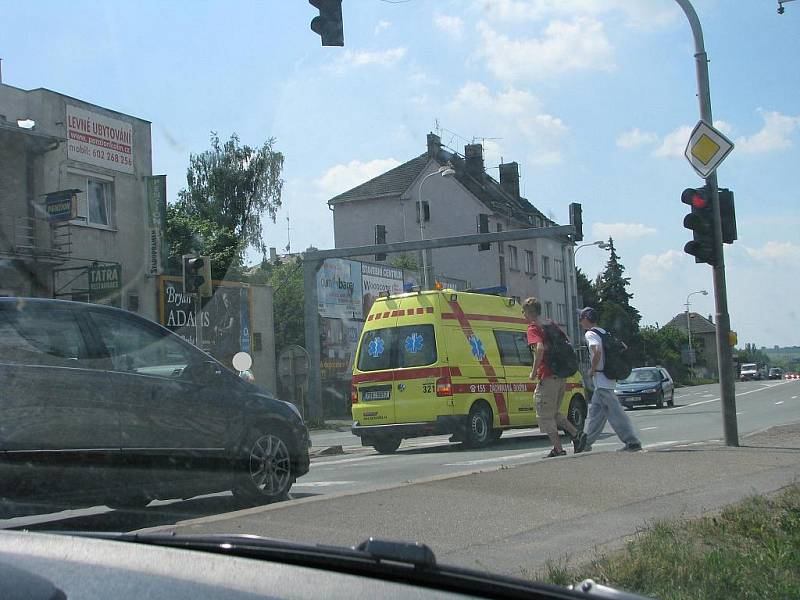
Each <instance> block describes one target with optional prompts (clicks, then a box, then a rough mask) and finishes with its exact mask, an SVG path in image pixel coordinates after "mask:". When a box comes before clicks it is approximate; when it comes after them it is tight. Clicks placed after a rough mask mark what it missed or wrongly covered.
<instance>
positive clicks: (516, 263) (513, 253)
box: [508, 244, 519, 271]
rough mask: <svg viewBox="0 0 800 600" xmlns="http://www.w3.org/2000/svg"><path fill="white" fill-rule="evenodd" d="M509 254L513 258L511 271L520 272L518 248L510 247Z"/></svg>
mask: <svg viewBox="0 0 800 600" xmlns="http://www.w3.org/2000/svg"><path fill="white" fill-rule="evenodd" d="M508 253H509V255H510V257H511V266H510V268H511V270H512V271H519V251H518V249H517V247H516V246H512V245H511V244H509V245H508Z"/></svg>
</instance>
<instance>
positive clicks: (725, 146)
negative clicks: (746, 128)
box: [685, 121, 733, 179]
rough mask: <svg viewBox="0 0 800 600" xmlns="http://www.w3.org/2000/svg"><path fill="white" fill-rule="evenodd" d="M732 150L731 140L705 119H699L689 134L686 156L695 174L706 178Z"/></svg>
mask: <svg viewBox="0 0 800 600" xmlns="http://www.w3.org/2000/svg"><path fill="white" fill-rule="evenodd" d="M731 150H733V142H731V141H730V140H729V139H728V138H726V137H725V136H724V135H723V134H722V132H720V131H718V130H717V129H714V128H713V127H712V126H711V125H709V124H708V123H706V122H705V121H699V122H698V123H697V125H696V126H695V128H694V131H692V135H691V136H689V143H688V144H687V145H686V152H685V154H686V158H687V160H688V161H689V164H691V165H692V167H694V170H695V171H697V174H698V175H700V177H702V178H704V179H705V178H707V177H708V176H709V175H710V174H711V173H713V172H714V171H715V170H716V168H717V167H718V166H719V164H720V163H721V162H722V161H723V160H725V157H726V156H728V154H730V152H731Z"/></svg>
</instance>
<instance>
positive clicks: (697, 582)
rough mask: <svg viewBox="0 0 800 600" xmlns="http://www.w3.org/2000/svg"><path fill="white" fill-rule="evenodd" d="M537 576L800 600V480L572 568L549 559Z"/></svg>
mask: <svg viewBox="0 0 800 600" xmlns="http://www.w3.org/2000/svg"><path fill="white" fill-rule="evenodd" d="M537 578H538V579H540V580H542V581H547V582H549V583H554V584H557V585H569V584H573V583H576V582H578V581H582V580H584V579H594V580H595V581H596V582H598V583H601V584H604V585H609V586H612V587H616V588H620V589H624V590H627V591H630V592H635V593H638V594H642V595H645V596H652V597H655V598H659V599H661V600H673V599H674V600H694V599H697V600H700V599H703V600H706V599H708V600H716V599H720V600H722V599H728V598H739V599H756V598H757V599H759V600H768V599H775V600H787V599H794V598H796V599H800V485H798V484H795V485H792V486H789V487H787V488H784V489H783V490H781V491H780V492H777V493H776V494H773V495H771V496H768V497H765V496H753V497H751V498H748V499H746V500H744V501H742V502H740V503H738V504H735V505H732V506H730V507H728V508H726V509H725V510H723V511H722V513H721V514H719V515H716V516H709V517H703V518H700V519H694V520H684V521H657V522H654V523H653V524H652V526H651V527H649V528H648V529H645V530H642V531H640V532H638V533H637V534H636V535H635V537H634V539H632V540H631V541H629V542H628V543H627V544H626V547H625V548H624V549H623V550H620V551H618V552H614V553H610V554H608V555H600V556H598V557H596V558H595V559H594V560H592V561H591V562H589V563H588V564H585V565H581V566H578V567H574V568H573V567H571V566H570V565H569V564H568V561H567V560H562V561H551V562H549V563H548V564H547V566H546V567H545V571H544V573H540V574H539V575H538V576H537Z"/></svg>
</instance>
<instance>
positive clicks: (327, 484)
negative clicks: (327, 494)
mask: <svg viewBox="0 0 800 600" xmlns="http://www.w3.org/2000/svg"><path fill="white" fill-rule="evenodd" d="M351 483H355V481H303V482H299V483H298V482H295V484H294V485H293V486H292V487H330V486H332V485H350V484H351Z"/></svg>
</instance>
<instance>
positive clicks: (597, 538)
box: [0, 0, 800, 596]
mask: <svg viewBox="0 0 800 600" xmlns="http://www.w3.org/2000/svg"><path fill="white" fill-rule="evenodd" d="M3 8H5V10H4V11H3V14H4V19H3V33H2V36H0V533H4V531H3V530H5V529H18V530H23V529H25V530H31V531H44V530H48V531H60V532H76V531H81V532H87V531H126V532H132V531H140V530H147V531H161V532H175V533H178V534H183V533H189V532H200V533H207V532H212V531H213V532H218V533H221V532H224V533H243V534H253V535H262V536H268V537H275V538H279V539H288V540H293V541H301V542H308V543H319V544H334V545H340V546H347V547H351V546H353V545H356V544H358V543H360V542H361V541H362V540H364V539H368V538H370V537H374V538H385V539H396V540H406V541H415V542H420V543H424V544H427V545H429V546H430V547H431V548H432V549H433V551H434V552H435V553H436V556H437V561H439V562H441V563H452V564H456V565H458V566H465V567H471V568H476V569H480V570H483V571H490V572H493V573H501V574H506V575H514V576H521V577H524V578H528V579H537V580H546V581H552V582H557V583H559V585H561V584H567V583H574V582H575V581H577V580H578V577H579V575H580V576H581V578H583V576H584V575H585V576H586V577H589V576H592V577H594V576H597V577H599V581H601V582H606V583H609V584H616V585H621V586H623V587H625V586H626V585H627V583H625V582H621V581H618V580H613V581H612V579H611V578H610V577H611V575H610V574H611V573H616V572H615V571H614V570H613V569H605V568H604V567H602V566H601V563H597V564H593V563H592V562H591V561H592V559H593V558H595V557H594V555H592V551H593V549H595V548H598V549H603V553H604V554H605V553H606V552H605V549H608V554H613V553H615V552H618V551H624V550H625V548H626V547H627V546H625V544H624V540H628V539H632V538H633V537H635V536H637V535H638V534H639V532H640V531H642V532H643V531H645V530H647V531H651V530H652V529H653V528H652V527H651V525H652V524H653V523H655V522H656V521H658V520H660V519H661V518H664V519H671V520H674V519H678V518H680V517H684V516H685V517H686V518H687V519H694V518H696V517H698V518H699V517H701V516H702V512H703V511H702V510H701V508H702V509H707V510H708V512H713V513H714V514H722V513H723V511H724V510H725V508H726V506H727V505H728V504H730V503H732V502H734V501H735V500H738V499H742V498H744V496H745V495H747V494H750V493H751V492H753V490H756V489H758V490H761V489H762V487H761V483H764V487H763V492H764V493H765V494H768V493H771V492H772V491H775V490H776V489H777V488H778V487H780V486H781V485H783V484H784V483H785V485H789V484H791V481H788V479H787V478H785V477H784V474H791V473H796V472H797V465H796V461H797V460H798V459H797V456H798V455H797V454H796V453H795V454H792V453H791V452H789V451H788V450H786V451H784V450H781V451H779V452H778V451H776V452H774V453H773V454H770V455H769V456H770V457H771V458H770V459H769V460H772V459H774V461H778V462H780V465H778V463H777V462H774V461H773V462H769V460H768V458H767V457H766V454H767V450H764V449H765V448H776V447H777V448H794V447H795V446H796V445H797V444H798V442H797V440H800V431H795V430H794V429H792V427H795V425H793V424H796V423H800V402H798V399H797V396H798V392H797V387H796V386H797V385H798V384H797V383H796V380H795V379H794V378H793V374H796V373H797V372H800V350H798V347H800V337H798V335H799V334H798V328H797V327H795V326H794V324H795V323H796V322H797V307H796V303H797V298H798V297H800V278H798V277H797V276H796V271H797V265H798V262H800V237H798V234H797V232H798V230H799V229H800V209H799V208H798V207H800V202H798V192H797V190H798V189H800V170H798V169H797V167H796V165H798V164H800V107H799V106H798V98H800V69H798V66H797V64H796V63H797V57H798V56H800V35H798V31H800V2H794V1H793V0H771V1H770V2H744V1H742V0H648V1H647V2H642V1H639V0H636V1H622V0H602V1H600V0H437V1H433V0H427V1H426V0H310V1H303V0H294V1H288V0H271V1H266V2H253V1H248V0H225V1H222V0H207V1H204V2H158V1H155V0H144V1H142V2H133V1H131V0H116V1H114V2H96V1H88V0H72V1H71V2H58V1H55V0H42V1H39V2H18V3H13V2H6V3H3ZM777 8H780V9H781V10H780V14H779V13H778V12H776V9H777ZM698 86H699V87H698ZM712 108H713V112H712ZM379 308H381V309H382V310H378V309H379ZM551 323H552V324H555V325H556V326H557V328H558V329H560V330H561V331H563V333H564V334H565V335H566V337H567V339H568V342H569V344H564V343H563V340H562V339H561V337H560V334H559V338H558V339H554V338H552V337H551V336H553V335H555V333H557V332H556V329H555V328H549V327H546V325H548V324H551ZM720 365H722V369H721V368H720ZM768 365H774V368H769V366H768ZM628 373H630V375H629V376H628ZM776 373H777V374H778V375H779V376H778V377H777V378H776V377H775V374H776ZM618 383H619V384H640V383H641V384H651V383H652V384H653V385H640V386H635V385H631V386H627V387H625V386H623V385H619V386H618V385H617V384H618ZM793 386H794V387H793ZM774 428H778V429H774ZM765 431H766V432H768V433H764V432H765ZM751 434H752V435H754V436H761V437H754V438H752V439H751V438H750V437H748V436H750V435H751ZM793 435H794V437H793ZM745 440H747V444H745ZM787 440H788V441H787ZM770 444H771V446H770ZM740 445H741V446H746V448H742V452H738V450H737V453H722V452H716V453H715V452H712V451H711V450H712V449H715V448H720V447H725V448H727V447H728V446H730V447H737V446H740ZM687 449H688V450H687ZM617 450H619V451H620V453H619V454H617V453H616V451H617ZM640 450H643V451H642V452H640ZM745 456H746V457H748V458H747V460H752V462H747V466H746V469H745V471H746V472H747V473H748V476H747V477H745V478H743V479H742V481H741V482H739V481H738V480H734V474H737V473H742V472H744V471H742V469H743V468H744V467H742V468H740V466H741V465H740V464H739V462H737V461H743V462H746V459H745V458H744V457H745ZM762 457H763V459H762ZM762 460H763V461H764V462H763V464H762V463H761V462H758V461H762ZM781 461H785V463H784V462H781ZM793 461H794V462H793ZM768 463H769V464H768ZM778 466H780V467H781V468H780V469H776V467H778ZM762 467H763V469H764V470H765V472H766V470H767V469H772V470H770V471H769V473H770V475H769V476H767V475H764V474H761V473H760V471H759V472H758V473H757V472H756V471H758V470H759V469H761V468H762ZM778 472H779V473H780V475H774V476H773V475H772V474H774V473H778ZM701 473H706V474H707V473H714V477H712V478H705V479H703V478H701V476H700V474H701ZM751 474H752V475H751ZM679 475H680V477H679ZM681 477H683V478H681ZM786 477H788V475H786ZM712 480H713V481H712ZM753 481H757V482H761V483H759V485H753V484H752V482H753ZM767 483H769V485H767ZM700 489H703V490H708V494H709V496H708V498H707V497H706V496H705V495H704V496H703V497H702V498H699V497H698V496H697V493H698V492H697V490H700ZM734 489H735V490H737V492H736V493H733V492H731V493H728V492H727V490H734ZM667 493H669V494H673V493H674V494H676V495H675V497H674V498H673V499H672V500H669V501H666V500H665V498H666V496H665V494H667ZM712 496H713V498H712ZM675 507H694V508H692V509H691V510H689V509H687V510H688V512H687V513H686V515H683V514H682V513H681V512H680V511H679V510H678V509H677V508H675ZM661 509H663V512H662V511H661ZM621 512H624V513H625V515H626V517H625V518H620V514H621ZM789 512H790V513H791V511H789ZM787 514H789V513H787ZM791 514H794V513H791ZM248 515H250V517H248ZM253 515H255V516H253ZM790 520H791V519H790ZM771 522H773V521H771ZM783 522H784V521H782V520H781V519H779V518H776V519H774V523H783ZM187 523H188V524H187ZM189 524H191V525H189ZM655 529H656V533H657V532H658V526H657V525H656V526H655ZM756 529H757V528H755V527H754V528H753V530H754V531H755V530H756ZM678 538H680V539H683V538H682V537H681V536H676V539H678ZM0 541H2V538H1V537H0ZM712 542H713V543H712ZM714 543H716V542H715V541H714V540H711V541H709V542H708V544H711V546H713V545H714ZM708 544H706V542H705V541H703V542H697V543H696V544H694V545H693V546H692V548H694V549H696V550H708V551H710V550H709V548H711V546H709V545H708ZM0 546H2V544H0ZM751 546H752V547H758V548H762V547H767V548H769V547H771V546H770V544H769V543H768V542H763V543H762V542H761V541H752V540H751V541H748V542H746V543H745V542H743V543H742V547H751ZM714 547H715V546H714ZM775 554H776V556H777V555H778V554H780V553H779V552H778V551H776V553H775ZM590 555H591V556H590ZM771 556H772V555H771ZM765 560H766V559H765ZM769 560H770V561H771V560H772V558H770V559H769ZM664 564H671V565H672V567H671V569H672V570H673V571H675V572H682V570H683V569H684V566H685V565H684V562H683V561H682V560H679V559H674V560H667V559H665V560H664ZM709 564H711V565H712V566H710V567H708V569H709V570H715V571H718V572H719V574H720V575H721V574H722V573H723V572H725V568H724V567H723V566H722V565H723V564H725V563H724V561H722V560H720V562H713V561H712V562H711V563H709ZM732 564H736V563H732ZM770 564H771V562H770ZM737 568H738V567H737ZM776 568H777V567H776ZM641 572H649V570H648V569H646V568H644V567H643V568H642V571H641ZM737 572H738V571H737ZM560 574H562V575H563V576H560ZM690 575H691V574H690ZM687 577H688V579H689V583H688V584H686V586H689V587H693V586H699V585H700V584H699V583H698V581H697V579H693V578H692V577H691V576H689V575H687ZM645 579H646V578H645ZM743 579H748V578H747V577H745V576H743ZM748 580H749V579H748ZM638 585H639V586H644V583H642V582H641V581H640V582H639V584H638ZM676 585H677V587H679V588H680V589H684V587H681V586H682V585H683V584H679V585H678V584H676ZM710 585H711V584H710ZM711 587H713V585H712V586H711ZM720 589H728V588H725V587H721V588H720ZM637 591H642V592H644V593H648V594H650V595H657V596H664V595H665V594H663V593H662V591H661V590H660V589H655V588H653V589H652V590H650V591H647V590H643V589H639V588H637ZM698 595H699V596H701V595H702V593H700V592H698ZM667 596H668V594H667Z"/></svg>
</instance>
